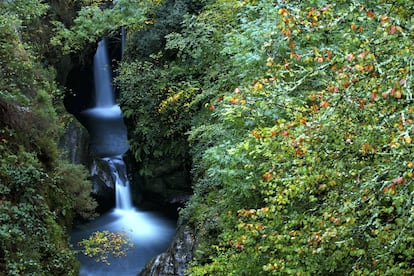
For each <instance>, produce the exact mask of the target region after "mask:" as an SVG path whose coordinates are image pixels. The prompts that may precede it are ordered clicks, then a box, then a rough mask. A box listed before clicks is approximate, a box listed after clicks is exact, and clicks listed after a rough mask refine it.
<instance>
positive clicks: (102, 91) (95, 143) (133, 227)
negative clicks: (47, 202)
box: [72, 39, 175, 276]
mask: <svg viewBox="0 0 414 276" xmlns="http://www.w3.org/2000/svg"><path fill="white" fill-rule="evenodd" d="M107 51H108V49H107V42H106V40H105V39H103V40H101V41H100V42H99V43H98V47H97V50H96V54H95V55H94V60H93V72H94V74H93V77H94V91H95V93H94V96H95V97H94V99H95V100H94V102H95V105H94V107H92V108H89V109H86V110H83V111H82V112H80V114H79V116H77V117H78V118H79V120H80V122H81V123H82V124H83V125H84V126H85V128H86V129H87V131H88V133H89V137H90V138H89V151H90V155H91V156H92V158H93V162H92V166H91V175H92V176H93V175H97V170H99V171H101V174H104V175H106V180H105V181H104V184H105V185H106V186H107V189H106V190H105V191H100V189H102V186H100V185H99V184H98V183H97V181H94V193H95V194H99V193H102V192H108V191H111V190H113V191H114V193H111V194H114V195H115V208H114V209H112V210H109V211H106V212H104V213H103V214H101V215H100V216H99V217H98V218H96V219H95V220H94V221H92V222H90V223H87V224H85V225H78V226H76V227H75V229H74V231H73V233H72V242H73V244H74V245H75V248H78V250H80V251H82V249H81V248H79V247H78V246H77V245H78V243H79V242H80V241H82V240H84V239H86V238H88V237H89V236H91V235H93V233H96V232H97V231H98V232H99V231H108V232H110V233H123V234H125V235H126V238H127V239H128V240H129V241H130V242H131V243H132V244H133V248H131V249H130V250H128V251H127V252H126V256H120V257H118V258H116V257H115V256H109V258H108V260H107V261H108V262H107V263H102V262H97V261H95V259H94V258H93V257H92V258H91V257H89V256H84V255H83V254H81V253H79V255H78V256H79V260H80V262H81V269H80V275H81V276H88V275H91V276H92V275H97V276H101V275H126V276H129V275H137V273H138V272H139V271H140V270H141V269H142V268H143V266H144V265H145V263H146V262H148V261H149V260H150V259H151V258H152V257H154V256H155V255H157V254H159V253H161V252H163V251H165V249H166V248H167V246H168V244H169V243H170V242H171V239H172V236H173V234H174V232H175V221H174V219H172V218H169V217H167V216H166V215H163V214H162V213H161V212H156V211H151V210H140V209H139V208H137V207H135V206H134V204H133V202H132V197H131V192H130V181H129V179H128V173H127V166H126V164H125V162H124V160H123V156H124V154H125V153H126V152H127V150H128V145H127V130H126V127H125V124H124V122H123V118H122V112H121V109H120V107H119V105H118V104H117V103H116V100H115V95H114V89H113V87H112V77H111V71H112V69H111V66H110V62H109V58H108V53H107ZM110 196H111V195H106V197H110Z"/></svg>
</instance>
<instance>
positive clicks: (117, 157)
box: [81, 39, 132, 210]
mask: <svg viewBox="0 0 414 276" xmlns="http://www.w3.org/2000/svg"><path fill="white" fill-rule="evenodd" d="M93 69H94V84H95V107H93V108H90V109H87V110H84V111H82V112H81V120H82V123H83V124H84V125H85V127H86V128H87V130H88V132H89V136H90V151H91V153H92V155H93V156H95V158H99V159H100V160H101V161H102V162H104V163H106V165H105V167H107V168H108V170H109V173H110V174H111V178H112V179H111V180H112V182H113V184H114V186H115V187H114V188H115V202H116V208H117V209H123V210H129V209H131V208H132V201H131V195H130V190H129V181H128V177H127V171H126V166H125V163H124V161H123V159H122V155H123V154H124V153H125V152H126V151H127V150H128V145H127V130H126V126H125V124H124V122H123V119H122V112H121V109H120V107H119V105H118V104H117V103H116V102H115V96H114V91H113V87H112V73H111V65H110V63H109V58H108V50H107V42H106V40H105V39H103V40H101V41H100V42H99V43H98V48H97V50H96V53H95V56H94V59H93Z"/></svg>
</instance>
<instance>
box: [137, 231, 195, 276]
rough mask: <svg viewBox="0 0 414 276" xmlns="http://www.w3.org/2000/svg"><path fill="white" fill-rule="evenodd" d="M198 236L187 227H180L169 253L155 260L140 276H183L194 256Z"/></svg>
mask: <svg viewBox="0 0 414 276" xmlns="http://www.w3.org/2000/svg"><path fill="white" fill-rule="evenodd" d="M195 244H196V235H195V233H194V231H193V230H192V229H191V228H190V227H189V226H187V225H184V224H182V225H180V226H179V227H178V229H177V233H176V235H175V237H174V240H173V242H172V243H171V245H170V247H169V249H168V250H167V252H165V253H162V254H160V255H158V256H156V257H155V258H153V259H152V260H151V261H150V262H149V263H148V264H147V265H146V266H145V267H144V268H143V269H142V271H141V272H140V274H139V276H167V275H171V276H172V275H174V276H181V275H184V271H185V269H186V267H187V264H188V263H189V261H190V260H191V258H192V256H193V250H194V246H195Z"/></svg>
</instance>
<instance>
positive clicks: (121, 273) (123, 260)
mask: <svg viewBox="0 0 414 276" xmlns="http://www.w3.org/2000/svg"><path fill="white" fill-rule="evenodd" d="M175 224H176V220H175V219H174V218H171V217H169V216H167V215H165V214H163V213H162V212H159V211H151V210H149V211H147V210H140V209H138V208H132V209H129V210H120V209H113V210H112V211H110V212H108V213H105V214H103V215H101V216H100V217H98V218H97V219H95V220H94V221H92V222H90V223H88V224H85V225H80V226H77V227H76V228H75V229H74V230H73V232H72V244H73V245H74V247H75V249H76V250H79V249H80V248H79V247H78V246H77V243H78V242H79V241H81V240H82V239H87V238H88V237H89V236H90V235H91V234H92V233H93V232H95V231H104V230H107V231H109V232H125V233H126V235H127V236H128V238H129V239H130V240H131V241H132V243H133V244H134V247H133V248H131V249H129V250H128V251H127V255H126V256H122V257H113V256H110V257H109V259H108V261H109V263H110V264H109V265H108V264H106V263H104V262H97V261H95V259H93V258H91V257H88V256H85V255H83V254H82V253H81V252H79V253H78V259H79V261H80V263H81V270H80V274H79V275H80V276H95V275H96V276H104V275H114V276H115V275H117V276H129V275H137V274H138V273H139V272H140V271H141V269H142V268H143V267H144V265H145V264H146V263H147V262H148V261H149V260H150V259H151V258H153V257H155V256H156V255H158V254H160V253H162V252H164V251H165V250H166V249H167V248H168V246H169V244H170V242H171V240H172V238H173V236H174V234H175Z"/></svg>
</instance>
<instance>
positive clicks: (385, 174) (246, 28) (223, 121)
mask: <svg viewBox="0 0 414 276" xmlns="http://www.w3.org/2000/svg"><path fill="white" fill-rule="evenodd" d="M236 2H237V3H241V1H240V2H239V1H235V4H236ZM250 2H251V3H250V4H249V3H247V1H243V4H242V7H241V8H240V10H239V13H238V14H237V16H236V18H237V20H239V24H238V25H237V28H236V29H235V30H234V31H232V32H229V33H228V34H226V36H225V38H226V39H225V41H224V42H223V44H222V45H220V44H215V46H216V47H221V48H220V49H222V51H221V53H222V54H226V57H227V58H228V59H229V61H228V62H229V63H231V64H229V65H228V66H226V67H225V68H227V70H230V71H227V72H228V74H227V75H226V73H225V72H223V74H224V76H223V79H226V78H227V77H229V76H236V75H237V76H239V79H240V83H239V84H237V85H236V86H234V87H233V88H232V89H231V90H230V89H229V90H228V91H220V90H217V89H216V90H214V89H215V88H217V86H215V85H214V84H213V85H211V86H210V87H209V86H207V85H206V86H205V87H203V93H210V95H214V96H213V97H211V98H210V99H211V100H210V102H209V103H208V104H206V110H209V111H206V112H210V113H211V115H210V116H206V115H205V113H203V115H202V118H203V120H200V121H195V122H199V125H197V124H196V125H195V126H194V128H193V130H192V132H191V134H190V139H191V141H192V144H191V145H192V149H191V150H192V152H193V156H195V157H196V159H193V161H195V163H194V169H195V173H196V174H195V175H196V176H197V179H196V180H197V183H196V185H195V196H194V197H193V199H192V201H191V202H190V204H189V207H187V210H184V212H183V213H182V214H184V215H186V216H187V218H189V219H191V221H192V223H193V224H194V225H195V226H196V227H199V228H200V229H202V227H204V226H205V225H206V223H208V221H209V220H211V219H212V218H211V217H210V215H211V216H213V215H216V216H217V214H221V215H219V217H218V218H215V219H214V220H215V221H216V223H215V225H214V227H216V230H214V231H209V232H208V233H207V234H206V235H204V236H202V237H201V241H200V243H199V245H198V247H197V249H196V255H195V258H194V260H193V263H192V265H191V267H190V269H189V273H191V274H194V275H206V274H207V275H209V274H215V275H269V274H274V275H281V274H298V275H312V274H323V275H338V274H340V275H344V274H352V275H367V274H385V275H394V274H410V273H412V272H413V268H412V257H411V254H412V238H411V234H410V233H412V231H413V222H412V210H411V209H412V206H411V202H412V190H413V179H412V177H413V171H412V160H411V157H410V156H411V151H412V138H411V136H412V128H413V124H412V123H413V118H412V114H413V113H412V112H413V109H412V93H411V90H412V83H411V82H410V81H408V80H409V79H411V77H412V72H411V69H410V68H411V66H410V64H411V62H412V57H411V51H412V49H411V48H410V45H411V44H412V41H413V37H412V35H411V34H410V33H409V30H410V29H411V28H412V27H410V24H409V23H408V22H409V21H410V19H408V17H407V15H408V14H410V12H407V11H408V10H410V7H407V6H406V5H404V3H403V2H398V3H395V6H387V5H385V4H384V3H383V2H381V1H378V3H375V4H376V5H374V4H370V5H369V6H367V4H366V3H365V4H361V3H359V2H357V3H356V2H354V3H353V4H348V3H344V2H343V3H342V2H341V3H337V4H329V5H327V4H324V3H322V2H320V3H319V2H318V1H315V3H314V5H313V6H311V5H310V3H299V2H291V3H287V4H285V5H275V4H271V3H268V2H267V1H250ZM210 7H214V5H212V6H210ZM213 11H214V10H210V11H209V12H213ZM201 17H202V15H201ZM212 20H213V25H214V19H212ZM179 38H180V37H179V36H176V37H175V39H179ZM183 39H186V38H183ZM201 41H202V40H201ZM338 41H340V43H338ZM194 44H196V43H195V42H194ZM175 45H179V40H177V41H175ZM231 71H233V72H231ZM246 73H247V74H246ZM229 82H230V83H231V80H229ZM209 88H210V90H209ZM201 208H202V209H201ZM201 210H202V211H201Z"/></svg>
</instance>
